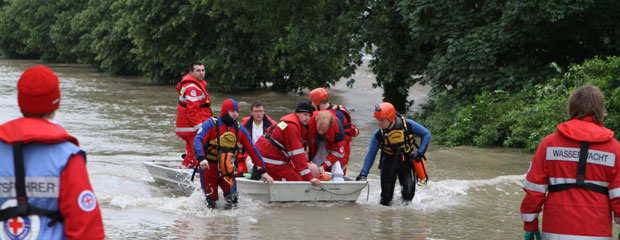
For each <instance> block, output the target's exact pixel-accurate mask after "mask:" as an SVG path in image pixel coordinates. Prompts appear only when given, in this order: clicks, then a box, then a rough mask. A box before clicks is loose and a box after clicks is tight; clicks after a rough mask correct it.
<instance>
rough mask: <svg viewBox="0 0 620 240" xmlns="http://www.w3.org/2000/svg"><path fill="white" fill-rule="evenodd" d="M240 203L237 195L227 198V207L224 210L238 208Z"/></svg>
mask: <svg viewBox="0 0 620 240" xmlns="http://www.w3.org/2000/svg"><path fill="white" fill-rule="evenodd" d="M238 202H239V198H238V197H237V194H232V195H229V196H226V206H224V209H234V208H237V203H238Z"/></svg>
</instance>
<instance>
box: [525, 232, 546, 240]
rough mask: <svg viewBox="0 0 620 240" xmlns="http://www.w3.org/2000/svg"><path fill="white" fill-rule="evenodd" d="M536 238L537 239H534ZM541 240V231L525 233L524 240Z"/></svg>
mask: <svg viewBox="0 0 620 240" xmlns="http://www.w3.org/2000/svg"><path fill="white" fill-rule="evenodd" d="M534 237H536V238H534ZM534 239H535V240H540V239H542V238H540V231H539V230H536V231H534V232H528V231H525V235H523V240H534Z"/></svg>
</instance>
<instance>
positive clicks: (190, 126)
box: [175, 62, 211, 169]
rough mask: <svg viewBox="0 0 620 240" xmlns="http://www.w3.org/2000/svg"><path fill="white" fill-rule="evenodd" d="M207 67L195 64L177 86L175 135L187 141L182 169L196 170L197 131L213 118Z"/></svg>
mask: <svg viewBox="0 0 620 240" xmlns="http://www.w3.org/2000/svg"><path fill="white" fill-rule="evenodd" d="M204 78H205V66H204V65H203V64H202V63H199V62H194V63H192V64H191V65H190V69H189V73H188V74H187V75H185V76H184V77H183V79H181V81H179V83H178V84H177V86H176V90H177V93H178V94H179V104H178V105H177V120H176V129H175V133H176V135H177V136H179V137H180V138H181V139H183V140H184V141H185V150H186V154H184V155H183V162H182V163H181V166H179V167H180V168H190V169H191V168H194V167H195V166H196V165H197V164H198V161H197V160H196V158H195V156H194V147H193V143H194V138H195V137H196V131H197V130H198V128H199V127H200V124H202V123H203V122H204V121H206V120H207V119H209V118H211V98H210V97H209V93H208V92H207V90H206V86H207V82H206V81H205V80H204Z"/></svg>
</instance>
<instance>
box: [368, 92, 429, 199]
mask: <svg viewBox="0 0 620 240" xmlns="http://www.w3.org/2000/svg"><path fill="white" fill-rule="evenodd" d="M374 116H375V118H376V119H377V123H378V125H379V128H377V130H375V132H374V133H373V134H372V137H371V139H370V146H369V147H368V153H366V159H365V160H364V166H363V167H362V171H361V172H360V175H359V176H358V177H357V178H356V180H358V181H360V180H366V178H367V176H368V171H369V170H370V168H371V167H372V164H373V163H374V162H375V156H376V155H377V151H378V150H379V148H381V157H380V159H379V169H380V170H381V175H380V177H381V202H380V203H381V205H384V206H389V205H390V202H391V201H392V197H393V195H394V186H395V184H396V178H397V177H398V181H399V182H400V185H401V187H402V191H401V197H402V200H403V203H405V204H408V203H409V202H411V200H412V199H413V196H414V194H415V183H416V179H415V177H414V176H413V171H412V169H413V161H418V162H419V161H421V158H422V157H423V156H424V152H425V151H426V149H427V146H428V143H429V142H430V139H431V133H430V132H429V131H428V130H426V128H424V127H423V126H422V125H420V124H418V123H416V122H414V121H413V120H411V119H407V118H405V117H403V116H401V115H400V114H399V113H398V112H396V109H394V105H392V104H391V103H389V102H384V103H381V104H378V105H376V106H375V113H374ZM415 136H419V137H420V138H421V141H420V147H419V148H418V149H417V150H416V149H415V148H414V146H415V145H416V144H415Z"/></svg>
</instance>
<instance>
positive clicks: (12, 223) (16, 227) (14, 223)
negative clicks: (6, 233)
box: [9, 217, 24, 235]
mask: <svg viewBox="0 0 620 240" xmlns="http://www.w3.org/2000/svg"><path fill="white" fill-rule="evenodd" d="M19 219H20V218H17V217H15V218H11V220H9V228H11V230H13V235H17V234H18V233H19V232H21V230H22V229H23V228H24V222H20V221H19Z"/></svg>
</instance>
